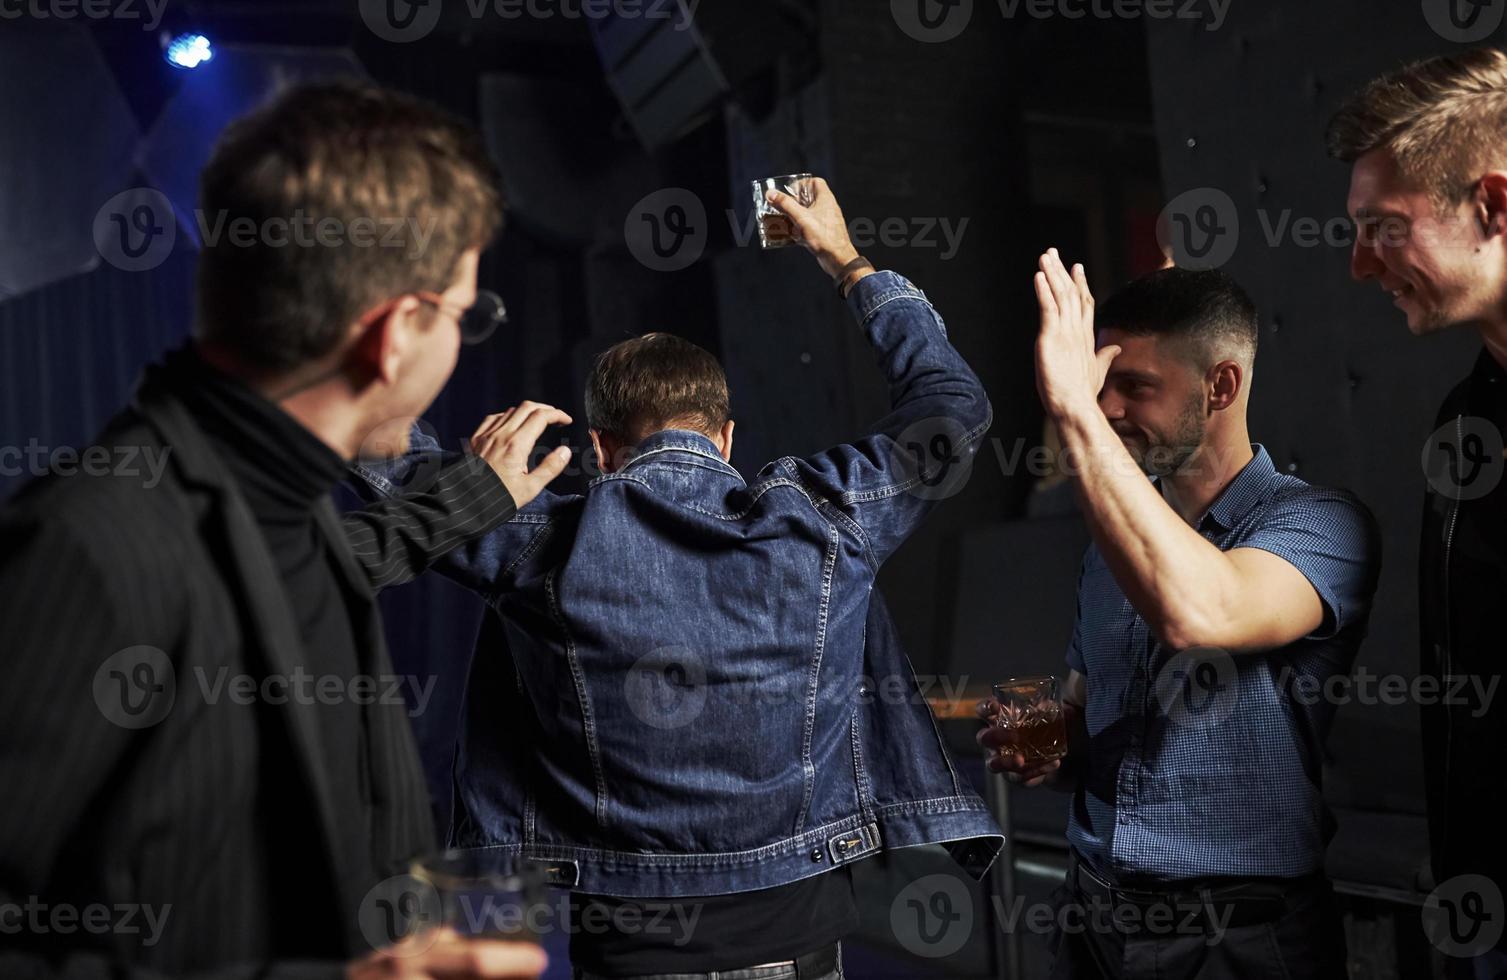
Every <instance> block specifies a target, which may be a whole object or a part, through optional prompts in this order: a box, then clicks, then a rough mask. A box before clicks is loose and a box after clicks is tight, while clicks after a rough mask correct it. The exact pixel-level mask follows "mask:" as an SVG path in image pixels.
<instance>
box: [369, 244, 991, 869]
mask: <svg viewBox="0 0 1507 980" xmlns="http://www.w3.org/2000/svg"><path fill="white" fill-rule="evenodd" d="M848 302H849V305H850V307H851V308H852V310H853V312H854V314H855V315H856V317H857V318H858V320H859V322H860V323H861V324H862V326H863V330H864V332H865V334H866V335H867V337H868V340H869V342H870V343H871V344H872V345H873V347H874V350H875V353H876V354H877V356H878V360H879V363H880V366H881V367H882V369H883V371H884V374H885V377H886V378H887V379H888V381H889V390H890V401H891V405H892V408H891V411H890V413H889V414H888V415H887V416H886V417H885V418H883V419H882V420H881V421H880V422H878V423H877V424H876V426H875V427H874V430H873V432H872V434H870V435H868V436H866V437H864V438H863V439H861V440H859V441H857V442H854V443H850V444H847V445H842V446H838V447H836V448H834V449H830V450H828V451H826V452H823V453H820V454H818V455H815V456H811V457H808V458H805V459H797V458H794V457H786V458H783V459H779V460H776V461H775V462H773V463H770V464H769V465H768V466H766V467H765V468H764V469H763V470H762V471H761V472H760V473H759V475H758V478H757V479H756V480H755V481H754V482H753V483H751V484H750V483H747V482H745V481H744V479H743V478H742V476H740V475H739V472H738V471H737V470H736V469H734V468H733V467H732V466H730V465H728V464H727V463H726V462H724V461H723V459H722V457H721V455H720V454H719V453H718V451H717V449H716V447H715V445H714V444H713V443H712V442H711V441H710V440H709V439H707V438H706V437H705V436H703V435H701V434H699V433H695V432H689V431H680V430H668V431H663V432H659V433H656V434H654V435H653V436H651V437H649V438H648V439H646V440H644V441H643V443H642V444H641V445H640V446H639V447H638V448H637V451H636V453H635V454H634V455H633V456H632V458H631V459H630V460H629V461H628V462H627V463H626V464H625V465H624V466H623V467H622V468H621V469H620V470H619V471H618V472H616V473H612V474H608V475H604V476H601V477H600V478H598V479H596V480H594V481H593V482H592V483H591V484H590V486H589V488H588V490H587V493H586V494H585V496H562V495H556V494H551V493H548V492H545V493H543V494H541V495H540V496H539V497H538V498H537V499H536V500H534V501H533V502H532V503H530V504H529V505H527V506H525V507H523V508H521V509H520V510H519V511H518V513H517V514H516V516H515V517H514V518H513V519H512V520H511V521H510V522H508V523H507V524H504V525H503V526H502V527H501V528H499V529H497V530H495V531H492V532H491V533H489V534H487V535H485V536H483V537H481V538H479V539H476V540H472V541H470V542H468V543H466V544H464V545H462V546H461V547H459V548H457V549H455V550H454V551H452V552H450V553H449V554H447V555H444V556H443V557H440V556H436V558H437V561H436V563H435V568H436V569H437V570H438V571H440V572H441V573H442V574H444V575H446V576H448V577H450V578H452V579H454V580H456V581H458V582H459V583H461V584H462V585H464V586H465V587H467V588H469V589H471V590H472V591H474V592H476V593H477V594H479V595H480V596H481V597H482V598H483V599H485V601H486V602H487V604H488V605H489V606H490V607H491V608H492V610H493V611H494V612H495V613H496V617H495V619H492V620H491V621H489V622H488V623H487V624H486V626H485V627H484V629H483V633H482V639H481V642H480V643H479V645H478V649H477V651H476V654H475V656H474V659H473V662H472V665H471V673H470V676H469V678H468V682H467V683H468V686H467V693H466V709H465V717H464V719H463V720H462V726H461V736H460V745H459V749H458V752H457V760H456V768H455V776H454V789H455V807H454V810H455V818H454V821H453V823H452V826H451V829H450V834H449V844H450V845H451V846H452V847H461V848H500V849H504V851H506V852H508V853H511V854H514V855H518V856H521V857H523V858H525V859H531V860H536V861H539V862H541V863H543V864H544V865H545V866H546V867H547V868H548V869H549V873H550V875H551V877H552V879H553V880H554V881H555V882H556V883H559V884H563V885H566V886H573V887H576V888H578V889H580V890H581V891H583V892H587V893H591V894H602V895H617V896H625V897H678V896H695V895H713V894H728V893H734V892H741V891H751V890H755V889H762V888H769V887H773V886H777V885H783V884H788V883H790V882H793V881H797V880H800V879H802V878H805V877H808V876H811V875H814V874H819V873H822V872H825V871H828V870H831V869H832V868H834V867H837V866H840V865H843V864H847V863H849V862H852V861H855V860H858V859H860V858H863V857H866V856H869V855H872V854H874V853H876V852H878V851H880V850H881V849H892V848H899V847H908V846H914V845H919V844H947V845H948V850H949V851H950V853H952V855H953V857H954V858H956V859H957V860H958V861H959V863H960V864H962V865H963V866H964V868H966V869H967V870H968V871H969V872H970V873H971V874H973V875H974V876H975V877H982V876H983V874H984V872H985V870H986V869H987V867H988V865H989V863H990V862H991V861H992V860H993V858H994V856H995V855H996V854H997V853H998V851H999V848H1000V845H1001V843H1002V838H1001V837H1000V833H999V829H998V827H997V826H996V824H995V823H994V821H993V819H992V818H991V817H990V815H989V813H988V811H987V809H986V807H985V806H984V804H983V802H982V801H981V800H980V799H979V797H978V796H977V794H976V793H974V792H973V791H972V789H971V788H970V787H969V785H968V781H967V779H966V778H965V777H963V776H960V775H959V773H958V770H957V767H956V766H955V765H954V763H953V761H952V759H951V758H950V757H949V755H948V752H947V749H946V747H945V746H944V744H943V741H942V738H941V735H940V733H939V731H938V729H937V726H936V723H935V721H934V719H933V717H932V714H931V711H930V709H929V708H928V707H927V705H926V703H925V701H924V699H923V698H922V697H921V696H920V693H919V686H918V684H917V682H916V678H915V675H914V673H913V671H912V668H911V665H910V662H909V660H908V659H907V657H906V655H905V652H904V650H903V649H902V648H901V645H900V642H899V637H898V635H897V633H896V631H895V629H894V626H893V624H892V623H891V621H890V619H889V616H888V613H887V612H886V610H885V608H884V604H883V602H882V600H881V599H880V597H879V596H878V595H877V594H875V593H874V576H875V573H876V572H877V571H878V570H879V567H880V565H881V564H882V563H883V562H884V560H885V559H886V558H887V557H889V555H890V554H891V553H892V552H894V550H895V549H896V548H897V547H899V545H900V544H901V543H902V542H903V541H904V540H905V538H906V536H907V535H909V534H910V533H911V532H912V531H913V530H914V529H915V528H916V526H917V525H918V524H919V523H920V521H921V519H922V518H923V517H924V516H925V515H926V513H927V512H928V511H929V510H930V509H931V508H932V506H934V504H935V503H936V502H937V500H939V499H941V498H942V497H945V496H947V495H948V494H949V492H950V491H953V490H955V489H956V488H957V481H958V478H959V476H961V477H963V478H966V474H967V469H968V467H969V466H970V465H971V461H972V458H973V456H974V454H975V452H976V450H977V447H978V445H979V443H980V441H981V439H982V437H983V434H984V432H985V431H986V430H987V429H988V427H989V425H990V422H991V408H990V405H989V401H988V399H987V398H986V397H985V394H984V390H983V387H982V386H981V385H980V383H979V380H978V378H977V377H976V376H975V375H974V373H973V371H972V370H970V369H969V367H968V365H967V364H966V363H965V362H964V361H963V358H962V357H961V356H959V354H958V352H957V351H956V350H954V349H953V347H952V345H951V344H950V343H948V340H947V335H946V330H945V328H944V326H943V323H942V320H941V318H940V317H939V316H938V315H937V313H936V311H935V310H934V309H933V308H932V306H931V304H930V303H929V302H928V301H927V299H926V297H925V295H924V294H923V293H922V292H921V291H920V290H918V289H916V288H915V287H914V286H912V285H911V284H910V283H909V282H908V281H906V280H905V279H903V278H902V277H900V276H898V275H896V274H894V273H879V274H876V275H873V276H870V277H868V278H866V279H864V280H863V281H862V282H860V283H859V284H858V285H857V287H856V288H854V290H853V291H852V293H851V294H850V296H849V300H848ZM437 451H438V446H437V445H436V443H435V442H434V440H433V439H431V438H427V437H424V436H422V435H421V434H417V433H416V442H415V446H414V450H413V452H411V453H410V455H409V456H407V457H404V458H403V459H402V460H399V461H397V462H396V463H394V464H391V465H385V466H382V467H373V466H371V465H362V466H358V467H357V468H356V471H357V475H358V476H359V477H360V478H361V479H362V480H364V481H365V482H366V484H367V485H368V486H369V487H370V488H371V490H373V491H375V492H376V493H377V494H379V495H392V494H399V493H402V492H403V490H404V483H405V480H406V479H407V477H408V476H409V475H410V474H411V473H412V472H413V471H414V470H415V469H423V468H428V469H430V470H431V471H432V470H433V468H434V467H435V466H436V465H437V460H436V459H435V457H434V453H436V452H437ZM897 695H898V696H897Z"/></svg>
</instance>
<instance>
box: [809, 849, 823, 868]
mask: <svg viewBox="0 0 1507 980" xmlns="http://www.w3.org/2000/svg"><path fill="white" fill-rule="evenodd" d="M821 859H822V849H821V848H819V847H814V848H812V849H811V860H812V861H814V862H817V863H818V864H819V863H821Z"/></svg>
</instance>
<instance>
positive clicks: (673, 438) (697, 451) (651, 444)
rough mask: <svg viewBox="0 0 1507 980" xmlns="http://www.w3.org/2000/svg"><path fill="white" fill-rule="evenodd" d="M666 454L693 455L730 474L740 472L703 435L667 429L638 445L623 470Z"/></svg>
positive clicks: (683, 430) (714, 444) (715, 445)
mask: <svg viewBox="0 0 1507 980" xmlns="http://www.w3.org/2000/svg"><path fill="white" fill-rule="evenodd" d="M664 453H692V454H694V455H696V456H703V457H705V458H707V459H710V460H712V461H713V462H715V463H716V464H717V465H718V466H719V467H720V468H721V469H725V470H727V471H728V472H729V473H737V472H738V471H737V470H736V469H734V468H733V467H732V466H730V465H729V464H728V462H727V460H725V459H723V458H722V453H721V452H720V451H718V449H717V444H716V443H714V442H712V440H711V439H709V438H707V437H706V436H704V435H702V434H701V433H699V432H692V431H690V430H688V429H665V430H663V431H660V432H656V433H654V434H653V435H651V436H649V437H648V438H646V439H644V440H643V441H642V442H640V443H639V444H638V448H637V449H636V450H635V451H634V453H633V455H632V456H631V457H630V458H629V460H628V462H627V463H626V464H624V466H623V469H625V470H626V469H628V468H629V467H631V466H636V465H637V464H638V463H639V461H641V460H643V459H645V458H646V457H649V456H656V455H661V454H664Z"/></svg>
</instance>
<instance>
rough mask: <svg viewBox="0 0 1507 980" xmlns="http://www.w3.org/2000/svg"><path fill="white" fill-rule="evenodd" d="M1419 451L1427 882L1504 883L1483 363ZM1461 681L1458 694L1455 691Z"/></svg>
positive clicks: (1505, 523)
mask: <svg viewBox="0 0 1507 980" xmlns="http://www.w3.org/2000/svg"><path fill="white" fill-rule="evenodd" d="M1436 424H1437V426H1438V428H1437V429H1436V430H1435V432H1434V434H1433V436H1432V437H1431V438H1430V441H1429V445H1428V446H1427V447H1425V448H1426V451H1425V459H1426V460H1427V461H1428V474H1427V475H1428V490H1427V494H1426V498H1425V503H1424V511H1423V538H1422V542H1421V546H1420V549H1419V569H1418V583H1419V615H1420V622H1421V626H1422V664H1421V673H1422V674H1423V675H1424V676H1429V677H1439V678H1441V686H1440V689H1439V690H1440V697H1439V698H1438V699H1437V702H1438V703H1432V704H1431V703H1428V702H1427V701H1426V702H1424V704H1423V709H1422V710H1423V746H1424V757H1423V758H1424V772H1425V773H1426V780H1427V789H1428V811H1429V837H1430V843H1431V846H1432V852H1433V865H1434V874H1435V877H1436V880H1438V881H1441V882H1442V881H1445V880H1447V879H1449V878H1451V877H1454V876H1456V875H1460V874H1471V873H1473V874H1484V875H1487V876H1488V877H1490V878H1491V879H1492V880H1494V881H1498V882H1500V881H1503V880H1507V844H1504V842H1503V838H1502V834H1501V828H1500V819H1501V818H1500V809H1499V800H1500V797H1501V794H1502V785H1501V784H1502V782H1503V779H1504V775H1503V773H1504V768H1503V761H1502V760H1503V756H1502V748H1503V746H1504V745H1507V710H1504V709H1503V708H1502V706H1501V705H1500V704H1499V703H1497V701H1496V700H1495V698H1493V697H1486V698H1483V697H1482V696H1481V693H1480V692H1482V691H1486V690H1489V691H1491V693H1492V694H1493V695H1496V696H1498V697H1499V696H1500V695H1501V694H1502V691H1501V690H1500V689H1496V688H1490V687H1489V686H1488V685H1491V684H1492V683H1494V681H1495V680H1499V679H1500V676H1501V670H1502V657H1503V652H1504V649H1507V628H1504V626H1503V619H1502V601H1503V598H1504V597H1507V481H1503V479H1502V477H1503V469H1504V465H1507V464H1504V461H1503V457H1502V432H1503V430H1504V428H1507V373H1504V372H1503V370H1502V368H1501V366H1500V365H1498V364H1497V363H1496V361H1495V360H1493V359H1492V357H1491V356H1490V354H1488V353H1487V352H1485V351H1482V352H1481V356H1480V358H1479V359H1478V360H1477V362H1476V365H1475V369H1474V370H1473V371H1472V372H1471V374H1470V376H1469V377H1467V378H1466V379H1465V380H1464V381H1462V382H1461V383H1460V384H1459V385H1457V386H1456V387H1455V389H1454V390H1453V391H1452V392H1450V394H1449V397H1448V398H1447V399H1445V402H1444V406H1443V408H1441V409H1440V412H1439V417H1438V419H1437V422H1436ZM1462 682H1463V683H1462Z"/></svg>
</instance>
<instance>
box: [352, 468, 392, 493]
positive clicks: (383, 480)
mask: <svg viewBox="0 0 1507 980" xmlns="http://www.w3.org/2000/svg"><path fill="white" fill-rule="evenodd" d="M351 469H353V470H355V471H356V475H357V476H359V477H360V478H361V479H362V480H363V481H365V482H366V485H367V486H369V487H371V488H372V489H373V490H375V491H377V492H378V493H380V494H381V495H382V496H384V497H392V496H396V494H395V493H394V490H395V487H394V486H393V483H392V481H391V480H389V479H388V478H387V477H385V476H383V475H382V474H380V473H378V472H377V471H376V470H373V469H369V468H367V467H366V466H363V465H362V464H360V463H355V464H353V465H352V466H351Z"/></svg>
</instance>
